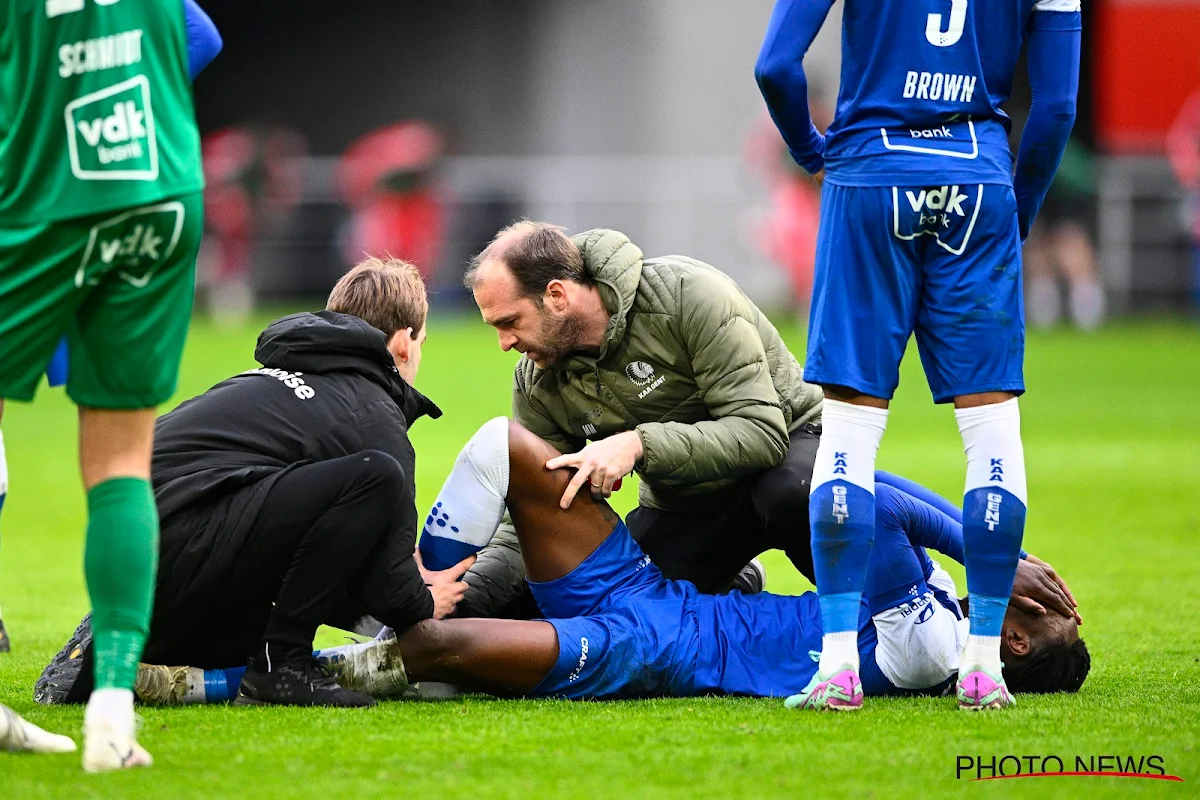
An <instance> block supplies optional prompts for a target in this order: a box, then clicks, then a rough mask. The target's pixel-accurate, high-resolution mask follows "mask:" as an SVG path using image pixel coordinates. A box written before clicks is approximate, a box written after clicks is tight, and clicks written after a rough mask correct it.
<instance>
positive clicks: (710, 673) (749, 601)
mask: <svg viewBox="0 0 1200 800" xmlns="http://www.w3.org/2000/svg"><path fill="white" fill-rule="evenodd" d="M554 452H555V451H554V450H553V449H552V448H551V446H550V445H548V444H547V443H546V442H544V441H542V440H541V439H538V438H537V437H535V436H534V435H532V434H531V433H529V432H528V431H526V430H525V429H523V428H521V427H520V426H519V425H517V424H516V423H510V422H508V421H506V420H503V419H497V420H492V421H491V422H489V423H487V424H486V425H484V426H483V427H482V428H481V429H480V431H479V432H478V433H476V435H475V436H474V437H472V439H471V441H470V442H468V444H467V446H466V447H465V448H464V449H463V452H462V453H461V454H460V456H459V458H458V461H457V463H456V465H455V467H454V470H453V471H452V472H451V475H450V477H449V478H448V479H447V481H446V484H445V486H444V487H443V489H442V492H441V494H440V495H439V498H438V501H437V503H436V504H435V507H434V513H435V514H443V515H446V516H447V517H448V518H449V519H450V520H452V521H453V522H454V523H455V526H456V527H458V528H459V529H460V530H465V529H466V528H473V527H475V526H487V525H494V524H495V519H496V518H498V517H499V515H500V514H501V512H502V511H503V509H504V507H505V505H506V504H507V507H508V509H509V512H510V513H511V515H512V518H513V521H514V523H515V526H516V529H517V533H518V535H519V536H520V537H521V547H522V552H523V554H524V558H525V561H526V569H527V573H528V576H529V580H530V585H531V587H532V589H533V593H534V596H535V597H536V599H537V602H538V605H539V606H540V607H541V608H542V609H543V611H544V612H545V613H546V615H547V616H548V617H550V619H549V620H548V621H547V620H534V621H516V620H484V619H452V620H440V621H439V620H428V621H425V622H422V623H419V624H418V625H416V626H414V627H412V628H409V629H408V630H407V631H403V632H401V633H400V635H399V637H398V638H394V637H392V636H391V635H389V634H388V633H387V632H385V634H384V636H383V638H381V639H378V640H376V641H374V642H369V643H367V644H363V645H350V646H346V647H339V648H333V649H332V650H326V651H322V652H321V653H319V654H318V656H319V659H320V660H321V661H323V662H324V663H325V664H326V665H327V666H328V667H329V668H330V669H331V670H332V671H333V672H334V673H335V674H337V675H338V677H339V681H340V682H341V683H342V684H343V685H345V686H347V687H354V689H356V690H357V691H362V692H365V693H369V694H374V695H377V696H389V695H395V694H397V693H399V691H400V690H402V689H403V688H404V687H405V685H406V684H407V683H408V682H410V681H414V682H415V681H445V682H450V683H453V684H455V685H457V686H460V687H462V688H465V689H475V690H482V691H488V692H494V693H498V694H519V695H529V696H548V697H567V698H575V699H584V698H615V697H637V696H653V695H667V696H694V695H706V694H737V695H750V696H760V697H781V696H785V695H787V694H789V693H790V692H792V691H794V688H795V685H796V681H798V680H799V681H801V682H803V681H807V680H808V679H809V678H810V677H811V676H812V675H813V674H814V673H815V671H816V667H817V664H816V661H814V657H815V656H816V655H817V654H819V651H820V642H821V623H820V615H819V609H818V603H817V598H816V595H815V594H814V593H812V592H809V593H807V594H805V595H802V596H799V597H783V596H777V595H771V594H768V593H764V594H759V595H743V594H741V593H738V592H732V593H729V594H725V595H716V596H713V595H703V594H700V593H699V592H698V591H697V590H696V588H695V586H694V585H693V584H691V583H687V582H684V581H671V580H667V579H665V578H663V577H662V575H661V573H660V572H659V571H658V568H657V567H655V566H654V565H653V564H652V563H650V560H649V558H648V557H646V556H645V555H644V554H643V552H642V551H641V549H640V548H639V547H638V545H637V544H636V543H635V542H634V541H633V538H632V537H631V536H630V534H629V530H628V529H627V528H626V527H625V525H624V523H623V522H621V520H620V518H619V517H618V516H617V515H616V514H615V513H614V512H613V511H612V509H611V508H609V506H608V505H607V503H605V502H604V501H603V500H597V499H594V498H593V497H592V496H591V495H590V493H580V494H579V495H578V496H577V497H576V498H575V499H574V501H573V502H572V504H571V506H570V507H569V508H568V509H567V510H563V509H561V508H560V507H559V505H558V499H559V498H561V497H562V492H563V490H564V488H565V486H566V484H567V483H568V482H569V480H570V473H569V472H568V471H566V470H553V471H551V470H547V469H546V468H545V466H544V465H545V463H546V461H547V460H548V459H550V458H552V457H553V456H554ZM876 491H877V492H878V497H879V499H880V504H879V514H878V517H877V525H876V540H875V541H876V545H875V550H874V553H873V555H872V560H871V565H870V570H869V579H868V591H867V594H866V597H867V599H866V600H865V601H864V604H863V608H862V609H861V610H860V625H859V641H860V650H861V657H862V663H863V664H864V668H863V672H862V675H863V682H862V685H863V689H864V690H865V691H866V693H868V694H878V695H887V694H941V693H942V692H944V691H946V690H948V689H949V688H950V687H951V686H952V685H953V683H952V682H953V679H954V677H955V675H956V672H957V669H958V659H959V650H960V648H961V646H962V644H963V641H964V639H965V620H964V618H963V617H964V615H965V613H966V612H967V611H969V608H968V607H967V602H966V601H965V600H962V601H958V600H955V599H954V591H955V587H954V583H953V581H952V580H951V578H950V576H949V575H948V574H946V573H945V572H944V571H943V570H942V569H941V568H940V567H938V566H937V565H936V564H935V563H934V562H933V561H931V560H930V559H929V558H928V556H927V555H926V554H925V552H924V549H923V546H924V545H929V546H933V547H935V548H936V549H939V550H941V551H943V552H946V554H947V555H950V556H951V557H954V558H957V559H961V558H962V528H961V525H959V524H958V523H957V522H955V521H954V520H953V519H952V518H951V516H950V515H948V514H946V513H943V512H941V511H939V510H938V509H936V508H934V507H933V506H932V505H930V504H929V503H926V502H924V501H923V500H919V499H917V498H915V497H913V496H912V495H910V494H908V493H907V492H904V491H902V490H901V489H897V488H895V487H894V486H889V485H885V484H880V485H878V486H877V487H876ZM468 535H469V532H468ZM1062 591H1063V590H1062V589H1061V588H1060V587H1059V585H1058V583H1056V580H1055V578H1054V576H1053V574H1052V573H1051V572H1050V571H1049V570H1048V569H1047V568H1046V567H1044V566H1043V565H1041V564H1040V563H1035V562H1033V561H1024V562H1022V566H1021V569H1020V572H1019V575H1018V580H1017V583H1016V585H1015V588H1014V593H1016V594H1020V595H1026V596H1033V597H1041V598H1044V599H1046V601H1047V605H1053V606H1054V607H1060V608H1065V607H1066V606H1065V600H1064V599H1063V598H1062V597H1060V596H1059V595H1060V593H1061V592H1062ZM797 619H799V620H801V623H802V624H801V625H799V626H797V625H796V623H795V621H796V620H797ZM1004 647H1005V664H1006V666H1005V671H1006V677H1007V678H1008V680H1009V683H1010V686H1012V687H1017V690H1018V691H1031V692H1054V691H1075V690H1077V689H1078V688H1079V687H1080V685H1081V684H1082V683H1083V680H1084V678H1085V677H1086V675H1087V671H1088V667H1089V657H1088V652H1087V648H1086V646H1085V645H1084V644H1083V642H1082V640H1080V639H1079V634H1078V627H1077V623H1076V620H1075V619H1074V618H1073V617H1071V616H1068V615H1066V614H1061V613H1058V612H1054V611H1050V612H1045V611H1043V613H1041V614H1038V613H1036V612H1032V611H1031V612H1025V611H1019V610H1017V608H1015V607H1013V608H1010V610H1009V613H1008V619H1007V620H1006V622H1005V627H1004ZM155 673H157V674H155ZM206 677H207V678H208V679H209V680H210V681H213V683H214V684H224V683H225V682H226V678H225V676H223V675H218V674H215V673H210V675H208V676H205V675H203V674H201V672H200V671H199V670H196V671H193V672H192V674H191V676H190V678H189V675H188V670H187V669H186V668H179V667H177V668H167V667H143V669H142V681H141V685H142V686H143V687H144V688H145V689H146V694H145V695H144V696H143V699H147V700H152V701H158V702H180V701H190V702H203V701H205V700H208V701H212V700H214V699H215V700H220V699H228V697H229V695H228V694H227V693H224V694H223V693H222V691H221V687H220V686H219V685H218V686H215V687H214V688H216V689H217V691H213V692H211V693H208V694H206V692H205V689H204V686H203V684H204V681H205V678H206ZM214 679H215V680H214ZM189 680H190V684H191V685H190V686H189V685H188V684H189ZM228 683H229V685H233V683H234V681H229V682H228ZM852 699H853V698H845V701H844V703H833V704H832V707H835V708H836V707H849V708H853V707H854V705H853V703H852V702H851V701H852Z"/></svg>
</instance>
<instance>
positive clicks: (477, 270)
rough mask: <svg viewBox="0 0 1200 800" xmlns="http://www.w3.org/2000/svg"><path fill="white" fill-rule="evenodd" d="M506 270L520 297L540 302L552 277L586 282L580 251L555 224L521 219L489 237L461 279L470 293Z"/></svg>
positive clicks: (587, 280)
mask: <svg viewBox="0 0 1200 800" xmlns="http://www.w3.org/2000/svg"><path fill="white" fill-rule="evenodd" d="M497 267H499V268H500V271H504V272H508V273H510V275H511V277H512V280H513V281H514V282H515V286H516V290H517V292H518V293H519V294H520V296H522V297H528V298H530V299H532V300H533V301H534V302H535V303H537V304H538V305H541V298H542V295H543V294H545V292H546V287H547V285H548V284H549V283H550V282H551V281H554V280H558V281H573V282H575V283H580V284H590V283H591V281H590V280H589V279H588V275H587V272H586V271H584V268H583V254H582V253H580V252H579V248H578V247H577V246H576V245H575V243H574V242H572V241H571V237H569V236H567V234H566V232H565V231H564V230H563V229H562V228H560V227H558V226H557V225H551V224H550V223H548V222H532V221H530V220H521V221H520V222H517V223H514V224H512V225H509V226H508V227H507V228H505V229H503V230H502V231H500V232H499V233H497V234H496V236H495V237H494V238H493V239H492V241H491V244H489V245H488V246H487V247H486V248H485V249H484V251H483V252H482V253H480V254H479V255H477V256H476V257H475V258H474V259H473V260H472V262H471V267H470V269H468V270H467V274H466V276H464V278H463V282H464V283H465V284H466V285H467V288H468V289H470V290H471V291H472V292H474V291H476V290H477V289H478V288H479V284H480V283H481V282H482V281H484V280H492V279H493V278H497V277H499V272H498V271H497Z"/></svg>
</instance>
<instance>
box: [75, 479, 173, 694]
mask: <svg viewBox="0 0 1200 800" xmlns="http://www.w3.org/2000/svg"><path fill="white" fill-rule="evenodd" d="M87 501H88V529H87V546H86V548H85V551H84V556H83V571H84V575H85V576H86V577H87V587H88V594H89V595H90V596H91V599H92V650H93V653H94V655H95V664H96V667H95V670H96V674H95V688H97V689H132V688H133V680H134V678H135V677H136V675H137V665H138V661H139V660H140V659H141V657H142V648H143V647H144V646H145V644H146V635H147V634H148V633H149V631H150V611H151V608H152V606H153V603H154V576H155V573H156V572H157V570H158V510H157V509H156V508H155V506H154V491H153V490H152V489H151V488H150V482H149V481H146V480H142V479H141V478H112V479H111V480H107V481H104V482H103V483H99V484H97V485H96V486H93V487H92V490H91V491H90V492H88V495H87Z"/></svg>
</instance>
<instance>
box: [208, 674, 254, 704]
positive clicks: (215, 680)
mask: <svg viewBox="0 0 1200 800" xmlns="http://www.w3.org/2000/svg"><path fill="white" fill-rule="evenodd" d="M245 674H246V668H245V667H231V668H230V669H206V670H204V702H205V703H228V702H230V701H232V700H234V699H236V698H237V693H238V686H240V685H241V683H242V676H243V675H245Z"/></svg>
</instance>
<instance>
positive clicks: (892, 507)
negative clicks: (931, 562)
mask: <svg viewBox="0 0 1200 800" xmlns="http://www.w3.org/2000/svg"><path fill="white" fill-rule="evenodd" d="M875 501H876V520H877V522H876V528H878V527H879V524H878V518H879V510H880V509H881V508H886V509H887V511H888V514H889V515H890V516H891V517H892V518H893V519H894V520H895V521H896V523H897V524H898V525H899V526H900V527H901V528H903V529H904V531H905V533H907V534H908V541H909V542H910V543H912V544H913V545H914V546H916V547H928V548H931V549H933V550H937V551H938V552H939V553H944V554H946V555H947V556H949V557H950V558H952V559H954V560H955V561H957V562H958V563H959V564H961V563H963V535H962V523H959V522H955V521H954V519H952V518H951V517H950V515H949V514H946V513H944V512H942V511H939V510H938V509H936V508H934V507H933V506H932V505H930V504H929V503H926V502H925V501H924V500H918V499H917V498H916V497H913V496H912V495H910V494H908V493H907V492H904V491H902V490H900V489H897V488H895V487H892V486H889V485H887V484H876V485H875Z"/></svg>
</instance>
